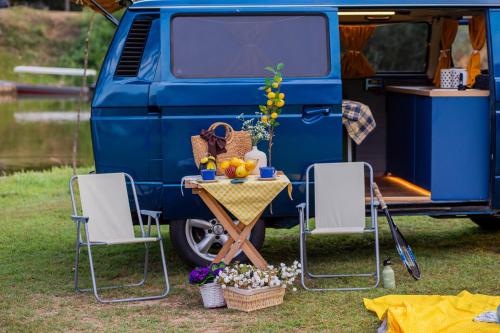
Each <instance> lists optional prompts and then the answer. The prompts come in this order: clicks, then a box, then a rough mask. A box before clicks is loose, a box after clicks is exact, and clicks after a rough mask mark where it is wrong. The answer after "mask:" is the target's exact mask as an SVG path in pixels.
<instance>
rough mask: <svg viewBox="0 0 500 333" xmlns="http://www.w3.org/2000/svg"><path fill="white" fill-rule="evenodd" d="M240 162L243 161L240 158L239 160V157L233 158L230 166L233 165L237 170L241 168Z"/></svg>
mask: <svg viewBox="0 0 500 333" xmlns="http://www.w3.org/2000/svg"><path fill="white" fill-rule="evenodd" d="M240 161H241V160H240V159H239V158H237V157H233V158H232V159H231V162H230V164H231V166H234V167H235V168H237V167H239V166H240V164H241V163H240Z"/></svg>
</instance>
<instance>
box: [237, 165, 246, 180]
mask: <svg viewBox="0 0 500 333" xmlns="http://www.w3.org/2000/svg"><path fill="white" fill-rule="evenodd" d="M235 174H236V177H238V178H245V177H246V176H248V171H247V169H246V168H245V165H244V164H242V165H240V166H239V167H237V168H236V171H235Z"/></svg>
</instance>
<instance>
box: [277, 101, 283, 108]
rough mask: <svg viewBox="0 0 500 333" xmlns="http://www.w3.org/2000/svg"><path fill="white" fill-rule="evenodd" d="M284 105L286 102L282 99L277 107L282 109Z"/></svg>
mask: <svg viewBox="0 0 500 333" xmlns="http://www.w3.org/2000/svg"><path fill="white" fill-rule="evenodd" d="M283 105H285V101H284V100H282V99H280V100H279V101H278V103H276V106H277V107H279V108H280V107H282V106H283Z"/></svg>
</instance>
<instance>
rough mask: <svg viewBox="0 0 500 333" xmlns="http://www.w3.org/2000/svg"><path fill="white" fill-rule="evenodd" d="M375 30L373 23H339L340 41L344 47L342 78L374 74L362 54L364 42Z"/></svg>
mask: <svg viewBox="0 0 500 333" xmlns="http://www.w3.org/2000/svg"><path fill="white" fill-rule="evenodd" d="M373 31H375V26H374V25H349V26H346V25H341V26H340V42H341V43H342V47H343V48H344V54H343V55H342V59H341V65H342V78H344V79H353V78H360V77H367V76H371V75H374V74H375V71H374V70H373V68H372V66H370V64H369V63H368V60H367V59H366V57H365V56H364V54H363V49H364V48H365V45H366V43H367V42H368V40H369V39H370V37H371V36H372V34H373Z"/></svg>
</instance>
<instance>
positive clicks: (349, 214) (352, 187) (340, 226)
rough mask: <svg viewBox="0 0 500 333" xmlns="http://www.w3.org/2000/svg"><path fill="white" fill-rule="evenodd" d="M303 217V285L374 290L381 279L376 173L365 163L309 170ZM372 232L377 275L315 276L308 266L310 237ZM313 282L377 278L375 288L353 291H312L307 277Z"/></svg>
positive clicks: (312, 167)
mask: <svg viewBox="0 0 500 333" xmlns="http://www.w3.org/2000/svg"><path fill="white" fill-rule="evenodd" d="M365 168H368V169H369V171H370V178H369V179H370V193H369V195H370V199H371V200H370V212H371V214H370V217H371V225H368V226H367V225H366V204H365ZM311 171H314V229H312V228H310V224H309V219H310V218H311V217H312V216H310V195H309V192H310V190H309V189H310V187H311V183H310V177H309V174H310V172H311ZM297 208H298V209H299V218H300V261H301V264H302V273H301V283H302V286H303V287H304V288H305V289H307V290H316V291H317V290H360V289H368V288H374V287H376V286H377V285H378V283H379V279H380V268H379V249H378V227H377V210H376V209H375V200H374V198H373V171H372V168H371V166H370V165H369V164H367V163H363V162H349V163H319V164H313V165H311V166H309V167H308V168H307V171H306V202H305V203H302V204H300V205H298V206H297ZM366 232H372V233H374V235H375V264H376V268H375V272H373V273H361V274H312V273H311V272H310V271H309V270H308V266H307V248H306V244H307V243H308V242H306V238H307V236H308V235H326V234H359V233H366ZM306 275H307V276H308V277H309V278H311V279H315V278H317V279H320V278H338V277H342V278H345V277H355V276H358V277H370V276H372V277H375V279H376V282H375V285H374V286H369V287H352V288H351V287H349V288H309V287H308V286H307V285H306V282H305V276H306Z"/></svg>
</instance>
